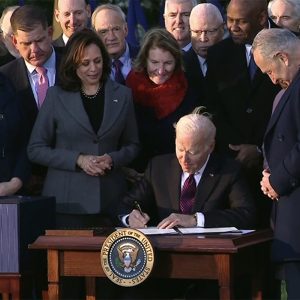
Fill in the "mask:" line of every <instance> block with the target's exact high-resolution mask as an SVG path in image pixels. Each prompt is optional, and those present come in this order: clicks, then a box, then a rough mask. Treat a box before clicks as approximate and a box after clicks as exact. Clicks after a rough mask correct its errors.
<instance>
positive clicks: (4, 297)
mask: <svg viewBox="0 0 300 300" xmlns="http://www.w3.org/2000/svg"><path fill="white" fill-rule="evenodd" d="M0 295H1V296H2V300H9V294H8V293H1V294H0Z"/></svg>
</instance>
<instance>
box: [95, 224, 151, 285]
mask: <svg viewBox="0 0 300 300" xmlns="http://www.w3.org/2000/svg"><path fill="white" fill-rule="evenodd" d="M100 255H101V256H100V257H101V265H102V269H103V271H104V273H105V274H106V276H107V277H108V278H109V279H110V280H111V281H112V282H114V283H115V284H117V285H121V286H125V287H130V286H135V285H138V284H140V283H142V282H143V281H144V280H145V279H146V278H147V277H148V276H149V275H150V273H151V271H152V268H153V263H154V251H153V248H152V245H151V243H150V241H149V239H148V238H147V237H146V236H145V235H144V234H143V233H142V232H140V231H138V230H136V229H131V228H124V229H123V228H122V229H118V230H116V231H115V232H113V233H112V234H111V235H109V236H108V237H107V239H106V240H105V241H104V243H103V245H102V248H101V254H100Z"/></svg>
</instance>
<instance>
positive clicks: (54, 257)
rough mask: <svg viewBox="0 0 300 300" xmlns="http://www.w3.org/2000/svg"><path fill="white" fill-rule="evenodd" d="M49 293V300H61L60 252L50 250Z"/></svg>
mask: <svg viewBox="0 0 300 300" xmlns="http://www.w3.org/2000/svg"><path fill="white" fill-rule="evenodd" d="M47 255H48V295H49V300H59V257H58V255H59V253H58V250H48V253H47Z"/></svg>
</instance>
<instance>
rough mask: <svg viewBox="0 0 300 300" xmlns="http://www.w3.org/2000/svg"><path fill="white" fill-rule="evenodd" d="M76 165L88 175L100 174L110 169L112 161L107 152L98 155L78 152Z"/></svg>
mask: <svg viewBox="0 0 300 300" xmlns="http://www.w3.org/2000/svg"><path fill="white" fill-rule="evenodd" d="M77 165H78V166H79V167H80V168H81V169H82V170H83V171H84V172H85V173H86V174H88V175H90V176H102V175H105V173H106V172H107V171H109V170H111V168H112V165H113V162H112V159H111V157H110V156H109V155H108V154H104V155H100V156H96V155H85V154H80V155H79V156H78V159H77Z"/></svg>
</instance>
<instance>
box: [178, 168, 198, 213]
mask: <svg viewBox="0 0 300 300" xmlns="http://www.w3.org/2000/svg"><path fill="white" fill-rule="evenodd" d="M195 195H196V180H195V178H194V174H190V175H189V177H188V178H187V179H186V180H185V182H184V184H183V187H182V190H181V195H180V210H181V212H182V213H183V214H191V213H192V211H193V208H194V204H195Z"/></svg>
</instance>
